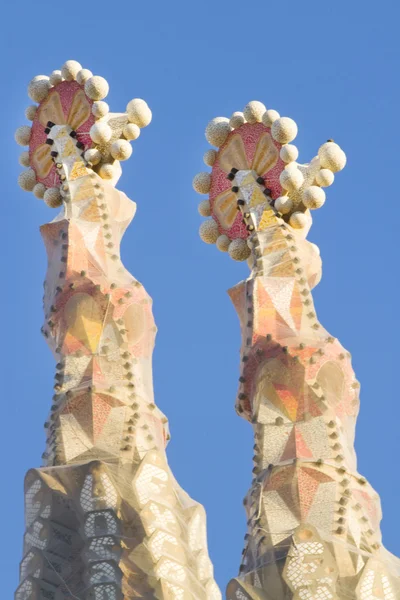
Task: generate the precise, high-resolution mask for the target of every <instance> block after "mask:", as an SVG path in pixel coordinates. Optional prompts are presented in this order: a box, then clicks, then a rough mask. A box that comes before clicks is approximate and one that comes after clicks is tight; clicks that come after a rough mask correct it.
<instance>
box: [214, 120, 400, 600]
mask: <svg viewBox="0 0 400 600" xmlns="http://www.w3.org/2000/svg"><path fill="white" fill-rule="evenodd" d="M259 130H260V135H262V130H263V127H262V126H259ZM231 135H232V134H231ZM242 138H243V136H242ZM231 139H233V137H232V138H231ZM242 142H243V143H242ZM242 142H241V146H244V147H245V149H246V140H244V141H243V139H242ZM256 142H257V140H251V144H252V145H253V146H255V145H256ZM231 144H232V142H231ZM226 147H229V145H228V146H226ZM223 152H224V149H222V150H220V151H219V154H218V155H217V159H216V164H221V162H222V161H223V158H222V160H221V153H223ZM235 152H236V156H239V154H238V150H237V148H236V149H235ZM247 155H249V151H247ZM243 162H245V161H243ZM228 167H229V168H232V167H235V171H236V172H235V183H236V184H237V186H238V189H236V190H235V198H241V199H243V200H242V201H241V202H240V203H239V206H238V208H239V211H237V212H238V213H239V215H241V216H243V215H244V213H245V214H246V217H245V219H246V223H247V224H251V227H250V232H251V233H250V237H249V240H248V243H249V246H250V247H251V250H252V264H253V268H252V271H251V274H250V276H249V277H248V279H247V280H245V281H243V282H241V283H239V284H238V285H237V286H235V287H234V288H232V289H231V290H230V291H229V294H230V296H231V299H232V301H233V303H234V305H235V308H236V310H237V312H238V315H239V319H240V324H241V331H242V348H241V365H242V367H241V373H240V386H239V393H238V397H237V404H236V409H237V412H238V413H239V414H240V415H241V416H242V417H244V418H245V419H247V420H248V421H250V422H251V423H252V426H253V429H254V437H255V440H254V441H255V444H254V468H253V480H252V484H251V487H250V490H249V492H248V494H247V495H246V497H245V507H246V512H247V519H248V520H247V525H248V529H247V534H246V540H245V549H244V553H243V560H242V565H241V568H240V574H239V578H237V579H234V580H232V582H231V583H230V584H229V586H228V598H229V599H230V600H236V599H241V600H242V599H245V598H252V599H256V598H271V599H272V598H273V599H274V600H277V599H278V598H279V599H283V598H288V597H293V598H296V599H297V598H299V599H301V600H331V599H333V598H337V597H343V598H344V597H346V598H347V597H350V598H357V599H359V600H361V599H362V600H366V599H367V598H368V599H369V600H372V599H373V598H380V599H385V600H392V599H394V598H399V597H400V580H399V577H400V561H399V559H397V558H396V557H394V556H392V555H391V554H390V553H388V552H387V551H386V550H385V549H384V548H383V546H382V541H381V533H380V528H379V523H380V520H381V508H380V501H379V497H378V495H377V493H376V492H375V491H374V490H373V489H372V487H371V486H370V484H369V483H368V482H367V481H366V480H365V478H364V477H362V476H361V475H360V474H359V473H358V471H357V462H356V456H355V451H354V434H355V424H356V417H357V414H358V410H359V383H358V382H357V380H356V378H355V375H354V372H353V369H352V366H351V357H350V354H349V352H347V351H346V350H345V349H344V348H343V347H342V345H341V344H340V342H339V341H338V340H337V339H336V338H334V337H332V336H331V335H330V334H329V333H328V332H327V331H326V330H325V329H324V327H323V326H322V325H321V324H320V323H319V321H318V318H317V315H316V310H315V307H314V303H313V298H312V294H311V290H312V288H313V287H314V286H315V285H316V284H317V283H318V281H319V279H320V276H321V259H320V257H319V254H318V253H317V251H316V249H315V246H314V245H312V244H311V243H309V242H308V241H307V240H306V239H305V236H304V235H303V234H302V233H301V231H300V230H299V229H293V228H292V227H291V226H290V225H289V224H288V223H287V222H286V221H285V220H284V218H283V217H282V215H280V214H279V213H278V211H277V210H276V209H275V208H274V203H273V202H270V201H268V200H267V199H265V198H264V200H263V201H262V202H259V203H256V204H254V203H253V204H252V203H251V201H250V200H249V198H252V197H254V196H255V192H254V190H255V189H256V187H257V186H258V182H257V180H256V178H257V173H253V174H251V172H249V171H247V170H246V169H248V165H246V164H243V165H242V164H241V163H240V161H239V164H233V163H232V161H231V162H229V165H228ZM241 169H242V170H241ZM215 177H216V176H215ZM215 177H214V180H213V181H214V186H215V185H216V184H215V181H216V180H215ZM251 177H252V181H251ZM241 182H244V184H243V185H244V186H245V188H244V189H243V190H242V189H241V185H242V184H241ZM228 183H229V182H228ZM251 187H253V191H251V190H250V192H249V189H250V188H251ZM210 197H211V199H212V201H213V202H214V203H218V202H219V200H218V198H220V197H221V196H217V195H216V194H215V193H214V188H213V187H212V188H211V194H210ZM224 206H225V207H226V206H227V204H226V203H225V205H224ZM235 208H236V207H235ZM226 210H227V209H226ZM214 211H215V208H214ZM226 214H227V212H226V213H225V215H226ZM221 215H222V213H221ZM221 215H220V219H222V218H223V215H222V216H221ZM232 218H233V215H232ZM234 219H235V221H234V223H241V219H240V217H237V216H236V215H235V216H234ZM220 222H221V220H220ZM226 223H228V221H226ZM247 230H248V231H249V227H248V228H247ZM228 233H229V234H231V231H230V230H229V232H228Z"/></svg>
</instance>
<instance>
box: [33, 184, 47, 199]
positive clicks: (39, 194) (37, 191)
mask: <svg viewBox="0 0 400 600" xmlns="http://www.w3.org/2000/svg"><path fill="white" fill-rule="evenodd" d="M32 191H33V195H34V196H35V197H36V198H39V200H43V198H44V194H45V192H46V186H45V185H44V184H43V183H37V184H36V185H35V187H34V188H33V190H32Z"/></svg>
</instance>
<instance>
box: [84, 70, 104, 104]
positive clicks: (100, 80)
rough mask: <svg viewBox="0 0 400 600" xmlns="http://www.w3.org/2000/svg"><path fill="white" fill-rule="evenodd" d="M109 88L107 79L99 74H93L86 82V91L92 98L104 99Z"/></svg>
mask: <svg viewBox="0 0 400 600" xmlns="http://www.w3.org/2000/svg"><path fill="white" fill-rule="evenodd" d="M109 89H110V88H109V85H108V83H107V81H106V80H105V79H104V77H100V76H99V75H93V77H89V79H88V80H87V81H86V82H85V93H86V95H87V96H89V98H91V99H92V100H103V98H105V97H106V96H107V94H108V91H109Z"/></svg>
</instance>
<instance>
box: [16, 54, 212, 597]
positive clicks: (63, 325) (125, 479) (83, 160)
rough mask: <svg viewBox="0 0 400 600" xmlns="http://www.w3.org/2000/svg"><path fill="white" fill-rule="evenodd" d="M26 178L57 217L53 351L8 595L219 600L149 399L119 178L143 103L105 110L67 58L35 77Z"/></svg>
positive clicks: (94, 83)
mask: <svg viewBox="0 0 400 600" xmlns="http://www.w3.org/2000/svg"><path fill="white" fill-rule="evenodd" d="M28 93H29V96H30V98H31V100H33V102H35V104H34V105H32V106H29V107H28V109H27V110H26V117H27V118H28V119H29V120H30V121H32V124H31V126H28V125H25V126H23V127H20V128H19V129H18V130H17V132H16V140H17V142H18V143H19V144H20V145H22V146H28V151H25V152H23V154H22V155H21V158H20V162H21V164H22V165H23V166H24V167H27V168H26V169H25V170H24V171H23V172H22V173H21V175H20V177H19V183H20V185H21V187H22V188H23V189H24V190H26V191H33V193H34V195H35V196H36V197H38V198H41V199H44V201H45V203H46V204H47V205H48V206H49V207H52V208H59V209H60V210H59V212H58V214H57V216H56V217H55V218H54V219H53V220H52V221H51V222H50V223H46V224H45V225H43V226H42V227H41V234H42V237H43V240H44V243H45V246H46V250H47V255H48V269H47V274H46V280H45V284H44V287H45V290H44V313H45V321H44V325H43V328H42V333H43V335H44V337H45V338H46V341H47V342H48V344H49V346H50V348H51V350H52V352H53V355H54V357H55V360H56V374H55V383H54V396H53V400H52V404H51V407H50V412H49V417H48V419H47V422H46V423H45V428H46V432H47V440H46V449H45V452H44V454H43V465H44V466H43V467H41V468H37V469H32V470H30V471H29V472H28V473H27V475H26V479H25V519H26V532H25V536H24V549H23V559H22V562H21V565H20V585H19V587H18V589H17V591H16V594H15V598H16V600H72V599H74V600H89V599H90V600H122V599H125V600H128V599H131V598H143V599H148V600H150V599H160V600H175V599H176V600H190V599H192V598H196V599H199V600H200V599H206V600H215V599H216V600H218V599H219V598H221V594H220V592H219V590H218V588H217V586H216V584H215V582H214V579H213V568H212V565H211V562H210V559H209V557H208V552H207V542H206V533H205V513H204V509H203V508H202V507H201V506H200V505H199V504H198V503H196V502H194V501H193V500H192V499H191V498H190V497H189V496H188V494H186V493H185V492H184V491H183V490H182V488H181V487H180V486H179V485H178V483H177V482H176V481H175V479H174V477H173V475H172V473H171V471H170V469H169V467H168V464H167V461H166V455H165V446H166V443H167V441H168V439H169V433H168V422H167V419H166V417H165V416H164V415H163V413H162V412H161V411H160V410H159V409H158V408H157V406H156V404H155V403H154V397H153V383H152V352H153V346H154V339H155V334H156V326H155V323H154V319H153V314H152V300H151V298H150V297H149V295H148V294H147V292H146V290H145V289H144V287H143V285H142V284H141V283H140V282H139V281H137V280H136V279H135V278H134V277H133V276H132V275H131V274H130V273H129V272H128V271H127V270H126V269H125V267H124V266H123V264H122V262H121V258H120V241H121V238H122V236H123V234H124V232H125V230H126V228H127V227H128V225H129V223H130V222H131V220H132V219H133V217H134V214H135V211H136V204H135V203H134V202H132V201H131V200H129V198H128V197H127V196H126V195H125V194H124V193H123V192H120V191H118V190H117V189H116V188H115V185H116V183H117V181H118V179H119V177H120V174H121V166H120V161H124V160H126V159H127V158H129V156H130V155H131V152H132V147H131V141H134V140H136V139H137V138H138V137H139V135H140V133H141V129H142V128H143V127H145V126H146V125H148V124H149V123H150V121H151V111H150V109H149V107H148V106H147V104H146V102H145V101H144V100H141V99H138V98H136V99H134V100H131V101H130V102H129V103H128V105H127V108H126V112H124V113H110V112H109V107H108V105H107V103H106V102H104V98H105V97H106V96H107V93H108V84H107V82H106V80H105V79H103V78H102V77H99V76H93V74H92V73H91V72H90V71H89V70H87V69H83V68H82V67H81V65H80V64H79V63H77V62H76V61H67V62H66V63H65V64H64V66H63V67H62V69H61V71H53V73H52V74H51V75H50V77H47V76H43V75H40V76H38V77H35V78H34V79H33V80H32V81H31V83H30V84H29V87H28Z"/></svg>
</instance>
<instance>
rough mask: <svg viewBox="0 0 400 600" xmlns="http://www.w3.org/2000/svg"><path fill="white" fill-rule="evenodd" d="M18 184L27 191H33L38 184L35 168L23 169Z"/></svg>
mask: <svg viewBox="0 0 400 600" xmlns="http://www.w3.org/2000/svg"><path fill="white" fill-rule="evenodd" d="M18 184H19V186H20V187H21V188H22V189H23V190H24V191H25V192H31V191H32V190H33V188H34V187H35V185H36V173H35V171H34V170H33V169H28V170H27V171H22V173H20V174H19V176H18Z"/></svg>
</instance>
